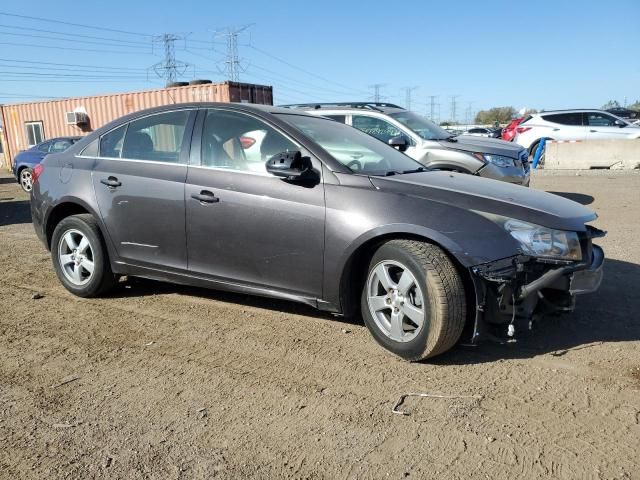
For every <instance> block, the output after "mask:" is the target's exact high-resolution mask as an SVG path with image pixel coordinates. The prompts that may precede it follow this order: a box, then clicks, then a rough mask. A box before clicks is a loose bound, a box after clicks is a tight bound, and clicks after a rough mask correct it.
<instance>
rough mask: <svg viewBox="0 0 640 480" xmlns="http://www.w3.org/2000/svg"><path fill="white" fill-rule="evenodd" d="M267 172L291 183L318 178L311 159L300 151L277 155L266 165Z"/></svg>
mask: <svg viewBox="0 0 640 480" xmlns="http://www.w3.org/2000/svg"><path fill="white" fill-rule="evenodd" d="M266 168H267V172H269V173H270V174H271V175H275V176H276V177H282V178H286V179H287V180H290V181H296V180H297V181H308V180H312V179H313V180H315V179H316V178H317V175H316V173H315V172H314V171H313V165H312V164H311V159H310V158H309V157H303V156H302V153H300V152H299V151H298V150H295V151H291V152H280V153H277V154H275V155H274V156H273V157H271V158H270V159H269V160H267V163H266Z"/></svg>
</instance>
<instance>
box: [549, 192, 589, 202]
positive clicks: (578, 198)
mask: <svg viewBox="0 0 640 480" xmlns="http://www.w3.org/2000/svg"><path fill="white" fill-rule="evenodd" d="M547 193H553V194H554V195H558V196H559V197H564V198H566V199H568V200H573V201H574V202H578V203H581V204H582V205H591V204H592V203H593V201H594V200H595V199H594V198H593V197H592V196H591V195H585V194H584V193H574V192H551V191H547Z"/></svg>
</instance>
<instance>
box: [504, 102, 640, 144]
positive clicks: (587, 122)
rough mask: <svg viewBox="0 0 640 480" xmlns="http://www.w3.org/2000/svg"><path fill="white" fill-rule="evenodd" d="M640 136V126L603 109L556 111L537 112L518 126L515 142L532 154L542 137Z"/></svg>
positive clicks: (578, 138)
mask: <svg viewBox="0 0 640 480" xmlns="http://www.w3.org/2000/svg"><path fill="white" fill-rule="evenodd" d="M543 138H546V139H547V140H604V139H616V138H621V139H622V138H624V139H627V138H630V139H633V138H640V127H638V126H636V125H632V124H630V123H629V122H627V121H626V120H623V119H622V118H619V117H616V116H615V115H613V114H611V113H609V112H605V111H604V110H555V111H550V112H541V113H534V114H533V115H529V116H528V117H527V118H525V119H524V120H523V121H522V122H520V125H518V127H517V128H516V137H515V138H514V139H513V141H514V142H517V143H518V144H520V145H522V146H523V147H524V148H527V149H528V150H529V153H530V155H533V153H534V152H535V149H536V148H537V147H538V143H540V140H541V139H543Z"/></svg>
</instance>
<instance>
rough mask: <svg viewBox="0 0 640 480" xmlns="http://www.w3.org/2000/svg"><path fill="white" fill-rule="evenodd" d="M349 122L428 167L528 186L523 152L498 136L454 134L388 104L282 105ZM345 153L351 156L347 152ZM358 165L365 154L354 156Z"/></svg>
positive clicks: (526, 165)
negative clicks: (494, 137)
mask: <svg viewBox="0 0 640 480" xmlns="http://www.w3.org/2000/svg"><path fill="white" fill-rule="evenodd" d="M285 107H286V108H295V109H299V110H304V111H306V112H308V113H310V114H312V115H321V116H323V117H327V118H331V119H333V120H336V121H338V122H341V123H345V124H347V125H351V126H352V127H355V128H357V129H358V130H361V131H363V132H365V133H368V134H369V135H371V136H373V137H375V138H377V139H378V140H381V141H382V142H385V143H388V144H389V145H392V146H393V147H395V148H397V149H398V150H400V151H401V152H404V153H405V154H406V155H408V156H409V157H411V158H413V159H414V160H417V161H418V162H420V164H421V165H423V166H424V167H425V168H427V169H430V170H446V171H453V172H460V173H468V174H473V175H478V176H480V177H484V178H492V179H496V180H503V181H506V182H509V183H515V184H518V185H524V186H528V185H529V162H528V156H529V155H528V153H527V151H526V150H525V149H524V148H522V147H520V146H518V145H516V144H512V143H507V142H503V141H502V140H497V139H491V138H482V137H473V136H466V135H452V134H451V133H449V132H447V131H446V130H444V129H443V128H441V127H439V126H438V125H436V124H435V123H433V122H432V121H431V120H428V119H427V118H425V117H422V116H420V115H417V114H415V113H413V112H411V111H409V110H405V109H404V108H401V107H399V106H397V105H393V104H389V103H359V102H350V103H349V102H348V103H311V104H298V105H285ZM345 155H347V156H348V155H349V153H348V152H345ZM350 160H351V161H350V165H351V168H353V169H354V170H357V169H359V168H361V164H362V162H363V161H366V159H360V158H356V157H353V158H351V159H350Z"/></svg>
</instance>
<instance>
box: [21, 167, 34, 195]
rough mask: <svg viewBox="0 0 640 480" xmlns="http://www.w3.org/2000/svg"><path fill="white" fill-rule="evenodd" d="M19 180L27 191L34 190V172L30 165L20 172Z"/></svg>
mask: <svg viewBox="0 0 640 480" xmlns="http://www.w3.org/2000/svg"><path fill="white" fill-rule="evenodd" d="M18 181H19V182H20V186H21V187H22V189H23V190H24V191H25V192H30V191H31V190H33V173H32V172H31V169H30V168H28V167H25V168H23V169H22V170H20V172H19V173H18Z"/></svg>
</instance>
